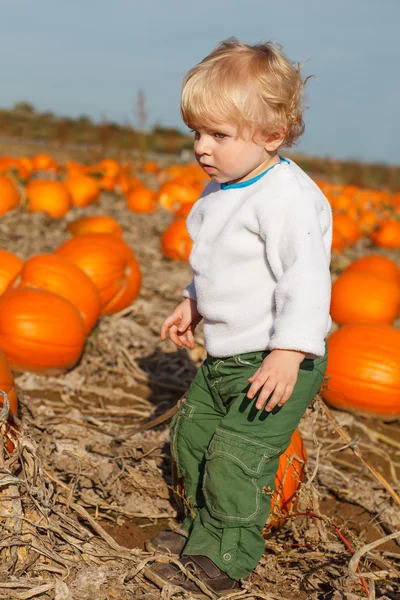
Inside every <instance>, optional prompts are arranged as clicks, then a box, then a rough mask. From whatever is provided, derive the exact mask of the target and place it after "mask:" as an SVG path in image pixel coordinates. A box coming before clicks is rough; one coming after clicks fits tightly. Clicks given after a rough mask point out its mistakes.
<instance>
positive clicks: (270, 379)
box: [247, 350, 305, 412]
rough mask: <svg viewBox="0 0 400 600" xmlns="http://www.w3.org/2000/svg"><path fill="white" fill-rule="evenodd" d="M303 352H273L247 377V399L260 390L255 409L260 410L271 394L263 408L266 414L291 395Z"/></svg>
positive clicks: (282, 403) (283, 402)
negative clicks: (248, 386)
mask: <svg viewBox="0 0 400 600" xmlns="http://www.w3.org/2000/svg"><path fill="white" fill-rule="evenodd" d="M304 357H305V354H304V353H303V352H297V351H296V350H273V351H272V352H271V354H268V356H267V357H266V358H265V359H264V360H263V364H262V365H261V367H260V368H259V369H257V371H256V372H255V373H254V375H252V376H251V377H249V380H248V381H249V382H250V383H251V386H250V389H249V391H248V392H247V397H248V398H250V399H252V398H254V396H255V395H256V394H257V392H258V391H259V390H260V389H261V388H262V389H261V392H260V394H259V396H258V398H257V402H256V408H257V410H261V409H262V408H263V407H264V404H265V403H266V401H267V399H268V398H269V396H270V395H271V394H272V392H273V394H272V396H271V398H270V400H269V402H268V404H267V405H266V406H265V410H266V411H267V412H271V410H272V409H273V408H275V406H283V405H284V404H285V402H287V401H288V400H289V398H290V396H291V395H292V392H293V389H294V386H295V385H296V381H297V376H298V373H299V366H300V363H301V361H302V360H303V359H304Z"/></svg>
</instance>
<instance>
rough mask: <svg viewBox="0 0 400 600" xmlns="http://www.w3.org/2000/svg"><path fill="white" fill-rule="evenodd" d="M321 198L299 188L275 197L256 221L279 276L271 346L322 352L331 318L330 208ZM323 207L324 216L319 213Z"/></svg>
mask: <svg viewBox="0 0 400 600" xmlns="http://www.w3.org/2000/svg"><path fill="white" fill-rule="evenodd" d="M324 202H325V203H324V204H322V205H321V206H320V207H318V204H317V203H318V199H317V198H316V197H315V196H313V195H311V196H310V195H306V194H303V193H302V192H301V190H300V189H299V190H297V191H295V192H294V193H293V194H292V195H287V196H286V197H283V198H279V201H278V202H276V203H274V207H273V209H272V213H271V212H269V214H268V215H266V214H264V219H263V221H262V222H261V224H260V228H261V232H260V233H261V236H262V237H263V239H264V240H265V244H266V256H267V261H268V263H269V266H270V268H271V271H272V273H273V275H274V277H275V278H276V281H277V284H276V288H275V298H274V299H275V318H274V328H273V332H272V335H271V339H270V343H269V345H268V348H269V349H270V350H273V349H277V348H279V349H286V350H299V351H301V352H305V353H307V354H312V355H314V356H323V355H324V353H325V344H324V338H325V336H326V332H327V329H328V328H329V323H330V317H329V307H330V291H331V279H330V272H329V261H330V235H331V233H330V231H331V213H330V207H329V204H328V202H327V201H325V199H324ZM321 209H322V211H325V215H324V218H323V219H320V218H319V210H321ZM322 222H323V225H322V224H321V223H322ZM322 228H324V229H325V231H323V230H322ZM324 237H325V240H324Z"/></svg>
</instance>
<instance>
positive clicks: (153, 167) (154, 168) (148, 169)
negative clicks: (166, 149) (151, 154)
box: [143, 161, 159, 173]
mask: <svg viewBox="0 0 400 600" xmlns="http://www.w3.org/2000/svg"><path fill="white" fill-rule="evenodd" d="M158 170H159V168H158V164H157V163H156V162H154V161H149V162H147V163H146V164H145V165H144V167H143V171H144V172H145V173H158Z"/></svg>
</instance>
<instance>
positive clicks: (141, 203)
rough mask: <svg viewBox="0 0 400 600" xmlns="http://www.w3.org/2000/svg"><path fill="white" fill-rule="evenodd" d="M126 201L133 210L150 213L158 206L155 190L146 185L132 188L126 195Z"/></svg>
mask: <svg viewBox="0 0 400 600" xmlns="http://www.w3.org/2000/svg"><path fill="white" fill-rule="evenodd" d="M126 203H127V205H128V208H129V210H131V211H133V212H141V213H149V212H154V211H155V210H156V208H157V203H156V194H155V192H153V190H151V189H150V188H146V187H144V186H143V187H141V186H139V187H136V188H134V189H133V190H131V191H130V192H129V193H128V195H127V197H126Z"/></svg>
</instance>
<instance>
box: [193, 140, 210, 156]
mask: <svg viewBox="0 0 400 600" xmlns="http://www.w3.org/2000/svg"><path fill="white" fill-rule="evenodd" d="M194 150H195V152H196V154H200V155H201V154H210V153H211V148H210V144H209V143H208V141H207V138H206V137H204V136H202V137H200V138H199V139H198V140H196V142H195V145H194Z"/></svg>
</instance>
